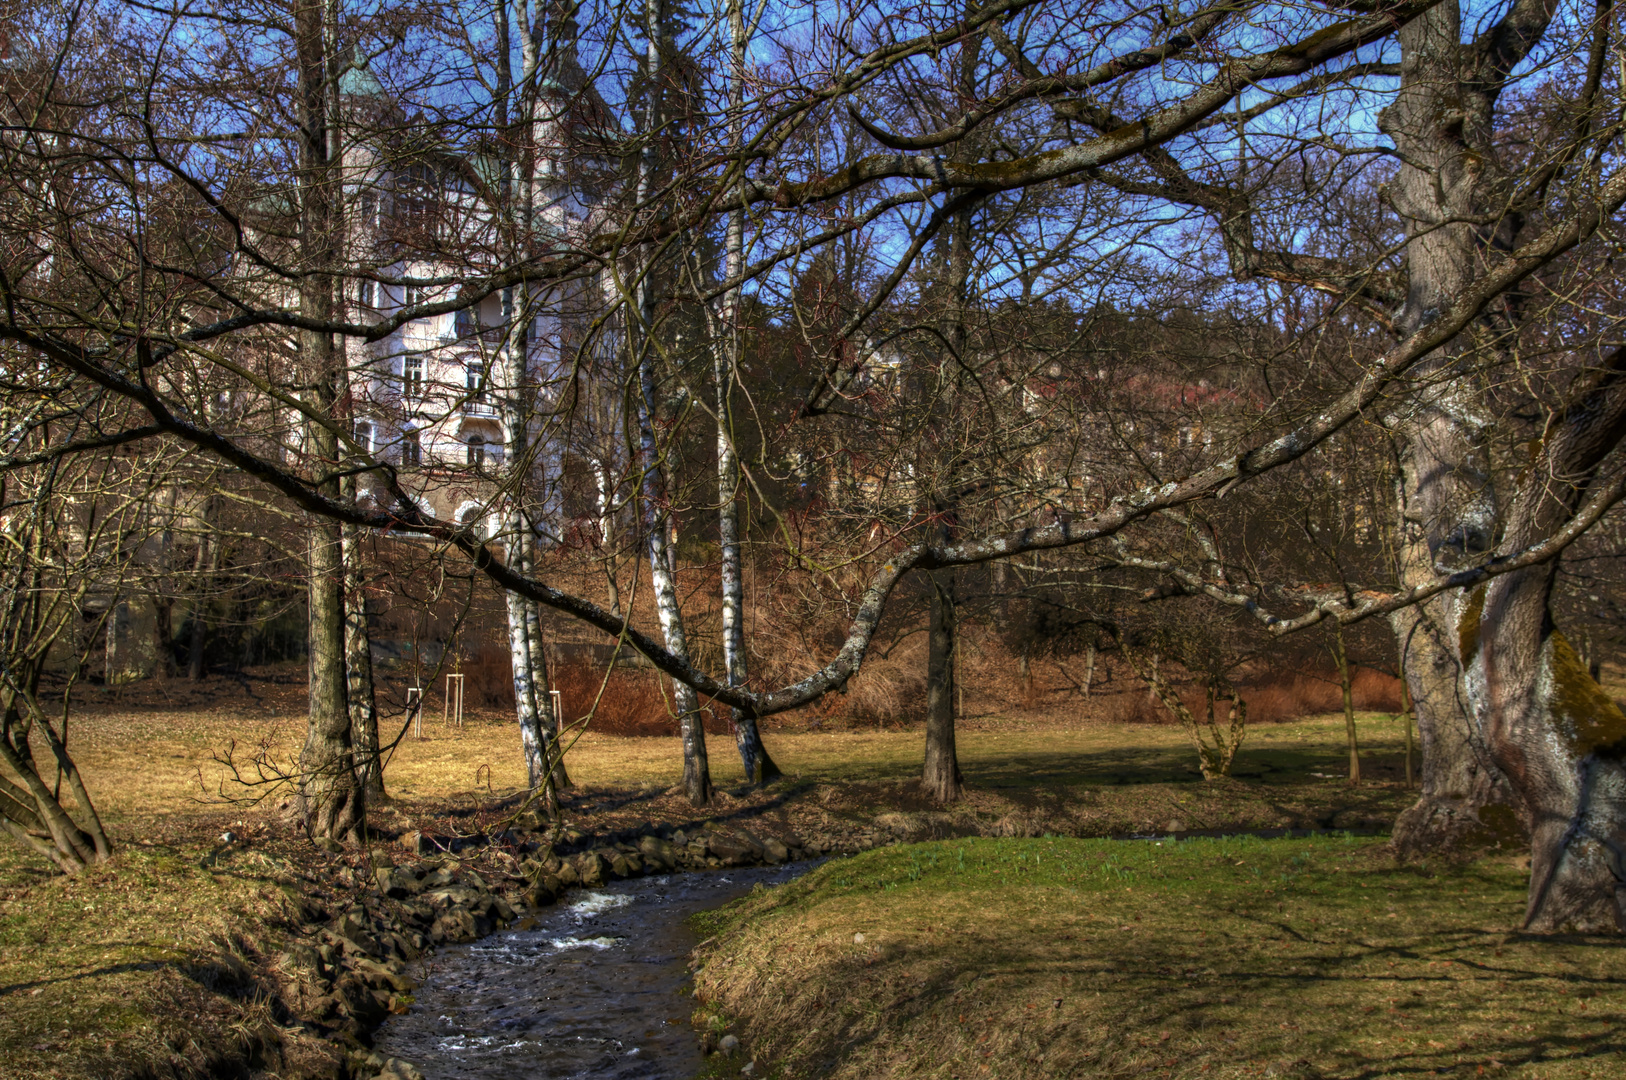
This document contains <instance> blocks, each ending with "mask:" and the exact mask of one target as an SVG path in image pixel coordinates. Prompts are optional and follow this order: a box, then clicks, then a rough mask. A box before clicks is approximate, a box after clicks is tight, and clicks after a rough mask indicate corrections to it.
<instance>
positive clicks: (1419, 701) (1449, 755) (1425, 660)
mask: <svg viewBox="0 0 1626 1080" xmlns="http://www.w3.org/2000/svg"><path fill="white" fill-rule="evenodd" d="M1457 602H1458V601H1457V599H1456V598H1455V597H1451V596H1441V597H1437V598H1435V599H1433V600H1430V601H1428V602H1427V603H1425V604H1420V605H1418V606H1417V607H1413V608H1406V609H1404V610H1402V611H1399V612H1397V613H1396V614H1395V615H1394V616H1393V617H1392V618H1391V619H1390V625H1391V626H1392V627H1393V628H1394V631H1395V636H1396V638H1397V639H1398V642H1399V647H1400V665H1401V670H1402V671H1403V672H1404V673H1405V678H1406V686H1407V690H1408V696H1409V697H1410V698H1411V705H1412V711H1413V714H1414V715H1415V717H1416V721H1417V735H1418V739H1419V744H1420V749H1421V766H1422V768H1421V772H1422V778H1421V779H1422V783H1421V790H1420V791H1419V792H1418V798H1417V801H1416V802H1415V803H1413V804H1412V805H1411V806H1410V807H1408V808H1407V809H1406V810H1404V811H1402V812H1401V814H1400V817H1399V818H1397V819H1396V821H1395V824H1394V832H1393V841H1392V842H1393V844H1394V848H1395V853H1396V854H1397V855H1398V856H1399V857H1401V858H1402V859H1408V860H1411V859H1422V858H1425V857H1428V856H1430V855H1453V854H1456V853H1459V852H1464V851H1469V850H1473V849H1475V848H1482V847H1486V846H1518V845H1519V844H1521V843H1522V842H1523V840H1524V835H1525V833H1524V827H1523V825H1522V823H1521V822H1520V819H1519V814H1518V812H1517V810H1516V806H1517V800H1516V798H1515V796H1514V794H1513V789H1512V788H1511V787H1509V786H1508V783H1507V779H1506V778H1505V777H1504V776H1503V775H1502V773H1501V770H1500V769H1498V768H1497V767H1496V765H1495V763H1494V762H1493V761H1492V760H1491V757H1490V753H1489V751H1488V749H1487V748H1486V746H1485V744H1484V740H1483V739H1482V738H1481V737H1479V735H1478V733H1477V732H1475V731H1474V730H1473V729H1472V728H1471V727H1470V726H1469V723H1468V714H1467V710H1466V708H1465V704H1464V701H1463V697H1462V691H1461V687H1460V685H1459V683H1458V675H1459V673H1460V668H1461V665H1460V663H1459V661H1458V658H1457V650H1456V649H1455V648H1453V644H1454V642H1452V641H1451V638H1450V637H1448V636H1447V635H1451V634H1452V633H1453V631H1454V629H1455V627H1456V621H1457V620H1456V612H1455V607H1456V604H1457ZM1453 636H1454V635H1453Z"/></svg>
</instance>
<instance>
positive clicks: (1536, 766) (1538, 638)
mask: <svg viewBox="0 0 1626 1080" xmlns="http://www.w3.org/2000/svg"><path fill="white" fill-rule="evenodd" d="M1623 439H1626V349H1617V350H1616V351H1615V352H1614V353H1613V354H1612V355H1611V356H1610V358H1609V361H1608V363H1607V364H1606V365H1602V366H1601V367H1599V368H1595V369H1594V370H1593V372H1592V373H1590V374H1588V375H1587V376H1585V378H1584V381H1583V383H1582V386H1581V387H1580V389H1579V390H1578V391H1577V392H1576V393H1575V395H1574V396H1573V398H1572V399H1571V401H1570V403H1569V405H1568V407H1567V408H1566V410H1565V412H1564V413H1563V415H1562V416H1561V418H1559V419H1558V420H1557V421H1556V422H1551V421H1550V422H1549V424H1548V426H1547V430H1546V433H1545V437H1544V438H1543V440H1542V450H1541V453H1540V455H1539V456H1538V457H1537V458H1536V460H1535V461H1533V462H1532V463H1531V467H1530V468H1529V470H1528V471H1527V472H1526V473H1525V474H1524V476H1523V479H1522V487H1521V489H1520V491H1519V494H1518V497H1517V499H1516V500H1515V502H1514V504H1513V506H1512V508H1511V510H1510V511H1509V513H1508V515H1507V528H1506V532H1505V535H1504V537H1503V540H1502V544H1501V547H1500V549H1499V554H1503V555H1506V554H1510V553H1512V552H1516V551H1520V550H1522V549H1524V548H1527V547H1528V546H1530V545H1531V544H1533V543H1536V542H1538V541H1540V540H1542V539H1543V538H1545V537H1547V536H1550V535H1551V534H1552V532H1553V531H1554V530H1555V529H1557V528H1558V527H1560V526H1561V525H1563V524H1564V523H1566V522H1567V521H1569V520H1570V518H1571V516H1572V515H1573V513H1574V511H1575V508H1576V506H1577V505H1578V503H1579V502H1580V499H1581V497H1582V496H1583V495H1584V494H1586V492H1587V488H1588V486H1589V484H1590V483H1591V482H1593V480H1594V478H1596V477H1597V476H1598V475H1599V470H1600V468H1601V467H1602V466H1603V465H1604V463H1605V461H1610V462H1612V463H1613V467H1614V469H1615V470H1618V469H1620V468H1621V464H1620V462H1619V460H1618V458H1615V457H1612V456H1611V455H1613V454H1615V453H1616V448H1617V447H1619V446H1620V445H1621V443H1622V440H1623ZM1606 495H1607V493H1606ZM1610 497H1614V496H1610ZM1557 573H1558V567H1557V564H1556V563H1548V564H1546V565H1543V566H1534V567H1529V568H1527V569H1523V570H1516V571H1514V572H1512V573H1509V574H1504V575H1502V576H1500V577H1497V578H1493V579H1491V581H1490V582H1489V583H1487V584H1486V585H1485V586H1482V587H1481V588H1480V589H1479V590H1476V591H1475V592H1474V593H1473V594H1472V595H1471V596H1469V597H1467V598H1465V599H1464V601H1463V608H1462V612H1461V615H1460V617H1459V619H1458V627H1459V632H1458V640H1459V644H1460V648H1461V650H1462V651H1461V660H1462V663H1463V666H1464V671H1463V676H1462V687H1463V692H1464V696H1465V697H1466V698H1467V700H1468V702H1469V705H1470V715H1471V716H1472V718H1473V721H1474V723H1475V725H1476V726H1477V727H1478V728H1479V729H1480V730H1482V731H1484V733H1485V740H1486V743H1487V745H1488V746H1489V747H1490V751H1491V755H1492V757H1493V758H1494V759H1495V761H1496V763H1497V764H1498V765H1499V766H1500V767H1501V769H1502V771H1503V773H1504V774H1505V775H1506V776H1507V778H1508V781H1509V783H1510V784H1511V785H1512V786H1513V788H1514V790H1516V791H1517V792H1518V794H1519V796H1520V798H1521V799H1522V801H1523V805H1524V810H1525V815H1526V819H1527V821H1528V822H1529V825H1530V831H1531V851H1530V895H1529V902H1528V905H1527V908H1526V911H1525V923H1526V925H1527V926H1528V927H1529V928H1531V929H1534V930H1563V929H1573V930H1578V931H1583V932H1600V931H1626V865H1623V853H1626V714H1622V712H1621V710H1620V708H1619V707H1618V706H1617V705H1616V704H1615V703H1614V701H1613V700H1611V699H1610V697H1609V695H1607V694H1605V693H1604V692H1603V688H1602V687H1600V686H1599V685H1598V684H1597V683H1596V682H1595V681H1593V679H1592V678H1591V677H1589V676H1588V674H1587V671H1586V668H1585V667H1584V665H1583V664H1582V663H1581V660H1580V658H1579V657H1578V656H1576V654H1575V650H1574V649H1573V648H1571V647H1570V644H1569V642H1567V641H1565V640H1564V637H1563V635H1562V634H1560V633H1558V631H1557V628H1556V627H1555V626H1554V625H1553V618H1552V611H1551V606H1550V605H1551V601H1552V591H1553V581H1554V579H1555V577H1556V576H1557Z"/></svg>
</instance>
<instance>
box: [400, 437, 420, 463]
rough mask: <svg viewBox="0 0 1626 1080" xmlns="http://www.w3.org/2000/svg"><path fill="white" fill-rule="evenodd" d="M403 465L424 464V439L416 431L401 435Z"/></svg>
mask: <svg viewBox="0 0 1626 1080" xmlns="http://www.w3.org/2000/svg"><path fill="white" fill-rule="evenodd" d="M401 464H403V465H422V464H423V438H422V436H420V435H419V434H418V433H417V432H416V431H403V432H402V433H401Z"/></svg>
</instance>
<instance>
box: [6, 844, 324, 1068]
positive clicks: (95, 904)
mask: <svg viewBox="0 0 1626 1080" xmlns="http://www.w3.org/2000/svg"><path fill="white" fill-rule="evenodd" d="M22 855H23V853H22V851H21V850H20V849H19V848H17V847H15V846H13V845H0V1077H6V1078H13V1077H16V1078H22V1077H30V1078H32V1077H47V1076H51V1077H59V1076H97V1077H113V1076H121V1075H125V1074H126V1073H128V1072H130V1071H132V1070H136V1071H139V1070H140V1069H141V1068H143V1067H151V1068H153V1069H154V1070H156V1071H159V1072H166V1071H167V1072H173V1073H174V1074H175V1075H180V1076H184V1075H192V1074H199V1075H201V1074H203V1073H204V1072H207V1071H209V1069H210V1067H211V1064H220V1063H224V1062H228V1061H232V1060H233V1059H234V1056H237V1055H241V1054H242V1053H243V1052H244V1051H245V1049H246V1048H247V1047H249V1046H251V1045H252V1044H253V1042H254V1040H255V1039H256V1038H257V1034H256V1031H255V1030H254V1029H255V1028H257V1027H262V1026H264V1025H266V1024H268V1023H269V1020H270V1016H269V1013H268V1012H267V1011H266V1010H265V1008H264V1006H263V1004H260V1005H258V1006H257V1005H256V1004H255V1002H254V1001H253V999H252V998H253V995H252V993H251V990H250V987H249V986H248V985H247V983H246V982H245V981H244V980H243V979H242V975H243V974H244V972H245V967H244V965H243V960H244V958H246V959H247V960H248V961H249V962H250V963H252V961H253V960H254V958H255V957H256V956H257V955H258V954H260V953H261V952H262V951H264V950H267V949H271V948H274V947H275V946H276V943H277V941H278V940H279V938H280V935H281V933H282V931H283V930H284V929H285V927H286V925H287V924H288V922H289V920H290V916H291V914H292V912H293V910H294V905H293V903H292V902H291V901H290V897H289V892H290V889H289V887H288V885H287V884H286V875H285V874H284V873H283V872H282V870H281V868H280V867H278V866H277V865H275V863H274V860H268V859H266V858H264V857H262V856H258V855H256V854H254V853H245V854H242V855H239V856H237V857H236V858H233V859H229V860H223V861H222V864H221V865H220V866H219V867H217V868H214V869H208V870H206V869H204V868H203V867H202V866H201V865H199V859H198V853H183V852H181V851H178V850H175V849H173V848H167V847H141V846H139V845H128V846H126V847H125V849H124V850H123V851H122V852H121V853H120V854H118V855H117V856H116V857H115V858H114V859H113V860H112V861H111V862H109V863H106V864H104V865H101V866H98V867H94V868H92V869H90V870H87V871H85V872H84V873H82V874H80V875H79V876H78V877H75V878H64V877H60V876H51V877H48V876H46V875H44V874H43V873H40V872H39V871H38V869H37V868H36V867H32V866H30V865H27V864H25V863H23V862H22V859H21V857H22ZM245 994H247V995H248V996H247V998H245Z"/></svg>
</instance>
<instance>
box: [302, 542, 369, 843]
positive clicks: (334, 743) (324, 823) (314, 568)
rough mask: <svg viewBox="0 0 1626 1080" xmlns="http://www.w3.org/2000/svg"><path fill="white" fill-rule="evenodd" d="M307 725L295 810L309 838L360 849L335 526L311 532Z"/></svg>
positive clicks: (362, 808) (361, 819) (361, 823)
mask: <svg viewBox="0 0 1626 1080" xmlns="http://www.w3.org/2000/svg"><path fill="white" fill-rule="evenodd" d="M307 550H308V563H307V566H308V576H309V586H308V594H309V631H310V721H309V724H308V726H307V728H306V732H305V746H304V749H303V750H302V751H301V752H300V755H299V772H300V783H299V804H300V809H301V812H302V813H303V816H304V820H305V828H306V831H307V832H308V833H309V834H310V835H311V836H312V837H313V838H326V839H329V840H336V841H338V842H339V843H343V844H360V843H362V842H363V840H364V839H365V835H364V833H365V827H366V826H365V822H366V795H365V789H364V788H363V787H362V784H361V781H360V780H359V778H358V777H357V775H356V761H355V747H354V743H353V742H352V738H351V731H350V711H349V708H348V706H347V702H346V697H347V695H346V693H345V663H344V653H345V649H344V560H343V557H342V541H341V539H340V536H339V526H338V525H335V524H330V523H328V522H325V521H313V522H311V524H310V540H309V544H308V549H307Z"/></svg>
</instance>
